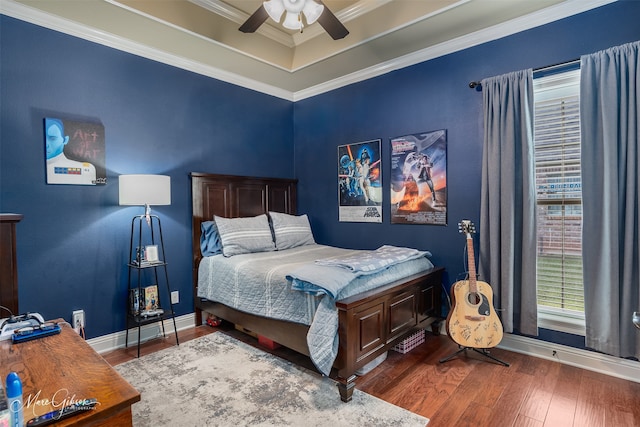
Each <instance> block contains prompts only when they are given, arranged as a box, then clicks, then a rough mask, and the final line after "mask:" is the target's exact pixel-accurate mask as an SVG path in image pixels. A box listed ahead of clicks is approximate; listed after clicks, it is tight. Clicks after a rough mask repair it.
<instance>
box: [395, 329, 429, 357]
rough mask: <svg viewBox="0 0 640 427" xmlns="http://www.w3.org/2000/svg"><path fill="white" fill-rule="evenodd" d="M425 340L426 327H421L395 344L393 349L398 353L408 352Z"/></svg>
mask: <svg viewBox="0 0 640 427" xmlns="http://www.w3.org/2000/svg"><path fill="white" fill-rule="evenodd" d="M423 342H424V329H419V330H417V331H416V332H414V333H413V334H411V335H409V336H408V337H406V338H405V339H403V340H402V341H400V342H399V343H398V344H396V345H395V346H393V347H392V348H391V350H393V351H397V352H398V353H402V354H405V353H408V352H410V351H411V350H413V349H414V348H416V347H417V346H419V345H420V344H422V343H423Z"/></svg>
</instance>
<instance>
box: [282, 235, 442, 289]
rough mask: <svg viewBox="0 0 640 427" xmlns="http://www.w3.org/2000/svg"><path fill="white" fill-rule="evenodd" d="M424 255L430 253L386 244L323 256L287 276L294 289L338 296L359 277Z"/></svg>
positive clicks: (429, 254)
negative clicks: (370, 249) (333, 255)
mask: <svg viewBox="0 0 640 427" xmlns="http://www.w3.org/2000/svg"><path fill="white" fill-rule="evenodd" d="M424 256H431V253H429V252H427V251H419V250H417V249H411V248H402V247H396V246H389V245H385V246H381V247H380V248H378V249H376V250H375V251H361V252H357V253H351V254H349V255H348V256H345V257H339V256H336V257H331V258H324V259H319V260H316V261H315V262H313V263H307V264H304V265H301V266H300V267H298V268H296V269H295V270H293V271H291V272H290V273H289V274H288V275H287V280H290V281H291V285H292V288H293V289H295V290H298V291H302V292H307V293H310V294H312V295H322V294H326V295H329V296H330V297H331V298H333V299H336V298H337V296H338V295H339V294H340V292H341V291H342V290H343V289H344V288H345V287H346V286H347V285H348V284H349V283H351V282H352V281H353V280H354V279H356V278H358V277H360V276H363V275H369V274H375V273H378V272H380V271H383V270H385V269H387V268H389V267H391V266H392V265H395V264H398V263H401V262H405V261H410V260H412V259H417V258H422V257H424ZM327 267H334V268H327Z"/></svg>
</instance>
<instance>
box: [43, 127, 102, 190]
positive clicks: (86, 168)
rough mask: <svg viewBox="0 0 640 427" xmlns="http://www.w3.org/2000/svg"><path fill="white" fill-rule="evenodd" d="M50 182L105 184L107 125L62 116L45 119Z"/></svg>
mask: <svg viewBox="0 0 640 427" xmlns="http://www.w3.org/2000/svg"><path fill="white" fill-rule="evenodd" d="M44 137H45V148H46V156H47V184H70V185H97V184H99V185H104V184H106V183H107V170H106V165H105V148H104V126H102V125H101V124H100V123H92V122H77V121H72V120H66V119H59V118H49V117H48V118H45V119H44Z"/></svg>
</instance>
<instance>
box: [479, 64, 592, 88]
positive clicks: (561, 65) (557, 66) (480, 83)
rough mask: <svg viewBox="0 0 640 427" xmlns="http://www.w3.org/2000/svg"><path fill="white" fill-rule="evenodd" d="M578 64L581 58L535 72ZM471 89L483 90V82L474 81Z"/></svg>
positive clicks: (536, 69)
mask: <svg viewBox="0 0 640 427" xmlns="http://www.w3.org/2000/svg"><path fill="white" fill-rule="evenodd" d="M576 62H580V58H576V59H571V60H569V61H565V62H558V63H557V64H553V65H545V66H544V67H538V68H534V69H533V72H534V73H535V72H539V71H549V70H553V69H554V68H560V67H566V66H568V65H573V64H575V63H576ZM469 87H470V88H471V89H475V90H477V91H480V90H482V82H481V81H472V82H469Z"/></svg>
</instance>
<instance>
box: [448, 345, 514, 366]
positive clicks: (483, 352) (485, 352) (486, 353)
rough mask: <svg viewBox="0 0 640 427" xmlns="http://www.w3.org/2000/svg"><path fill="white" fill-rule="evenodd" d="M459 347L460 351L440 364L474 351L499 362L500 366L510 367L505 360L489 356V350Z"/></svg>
mask: <svg viewBox="0 0 640 427" xmlns="http://www.w3.org/2000/svg"><path fill="white" fill-rule="evenodd" d="M458 347H460V349H459V350H458V351H456V352H455V353H453V354H451V355H449V356H447V357H445V358H444V359H440V363H444V362H448V361H449V360H451V359H453V358H454V357H456V356H457V355H459V354H460V353H462V352H465V354H466V352H467V350H473V351H475V352H476V353H478V354H481V355H483V356H484V357H488V358H489V359H491V360H494V361H496V362H498V363H499V364H501V365H503V366H507V367H508V366H509V364H508V363H507V362H505V361H503V360H500V359H498V358H497V357H495V356H492V355H491V354H489V350H488V349H486V348H481V349H477V348H473V347H463V346H461V345H459V346H458Z"/></svg>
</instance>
